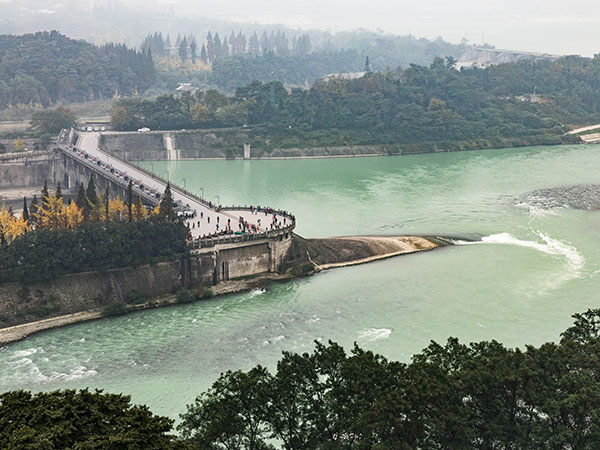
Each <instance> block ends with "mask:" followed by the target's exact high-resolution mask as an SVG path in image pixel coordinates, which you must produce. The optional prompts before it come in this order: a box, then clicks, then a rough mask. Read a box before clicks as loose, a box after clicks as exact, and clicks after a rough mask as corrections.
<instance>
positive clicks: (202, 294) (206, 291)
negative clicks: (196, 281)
mask: <svg viewBox="0 0 600 450" xmlns="http://www.w3.org/2000/svg"><path fill="white" fill-rule="evenodd" d="M213 295H214V293H213V290H212V288H210V287H206V286H199V287H198V288H197V289H196V298H197V299H198V300H200V299H202V298H211V297H212V296H213Z"/></svg>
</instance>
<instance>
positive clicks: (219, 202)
mask: <svg viewBox="0 0 600 450" xmlns="http://www.w3.org/2000/svg"><path fill="white" fill-rule="evenodd" d="M215 197H217V206H219V205H220V204H221V201H220V199H219V196H218V195H216V196H215Z"/></svg>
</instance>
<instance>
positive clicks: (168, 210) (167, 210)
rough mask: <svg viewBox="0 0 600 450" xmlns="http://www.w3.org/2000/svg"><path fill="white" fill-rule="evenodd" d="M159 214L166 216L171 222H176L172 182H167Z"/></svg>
mask: <svg viewBox="0 0 600 450" xmlns="http://www.w3.org/2000/svg"><path fill="white" fill-rule="evenodd" d="M158 206H159V212H158V214H159V215H160V216H161V217H164V218H165V219H166V220H168V221H169V222H174V221H175V219H176V217H177V216H176V214H175V208H174V207H173V195H172V194H171V183H167V187H166V188H165V193H164V194H163V196H162V199H161V201H160V204H159V205H158Z"/></svg>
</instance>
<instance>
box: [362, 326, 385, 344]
mask: <svg viewBox="0 0 600 450" xmlns="http://www.w3.org/2000/svg"><path fill="white" fill-rule="evenodd" d="M390 334H392V330H391V329H390V328H368V329H366V330H363V331H361V333H360V334H359V335H358V339H361V340H364V341H371V342H372V341H378V340H379V339H387V338H389V337H390Z"/></svg>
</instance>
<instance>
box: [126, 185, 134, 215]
mask: <svg viewBox="0 0 600 450" xmlns="http://www.w3.org/2000/svg"><path fill="white" fill-rule="evenodd" d="M127 220H128V221H129V222H131V221H133V183H132V181H131V179H130V180H129V184H128V185H127Z"/></svg>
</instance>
